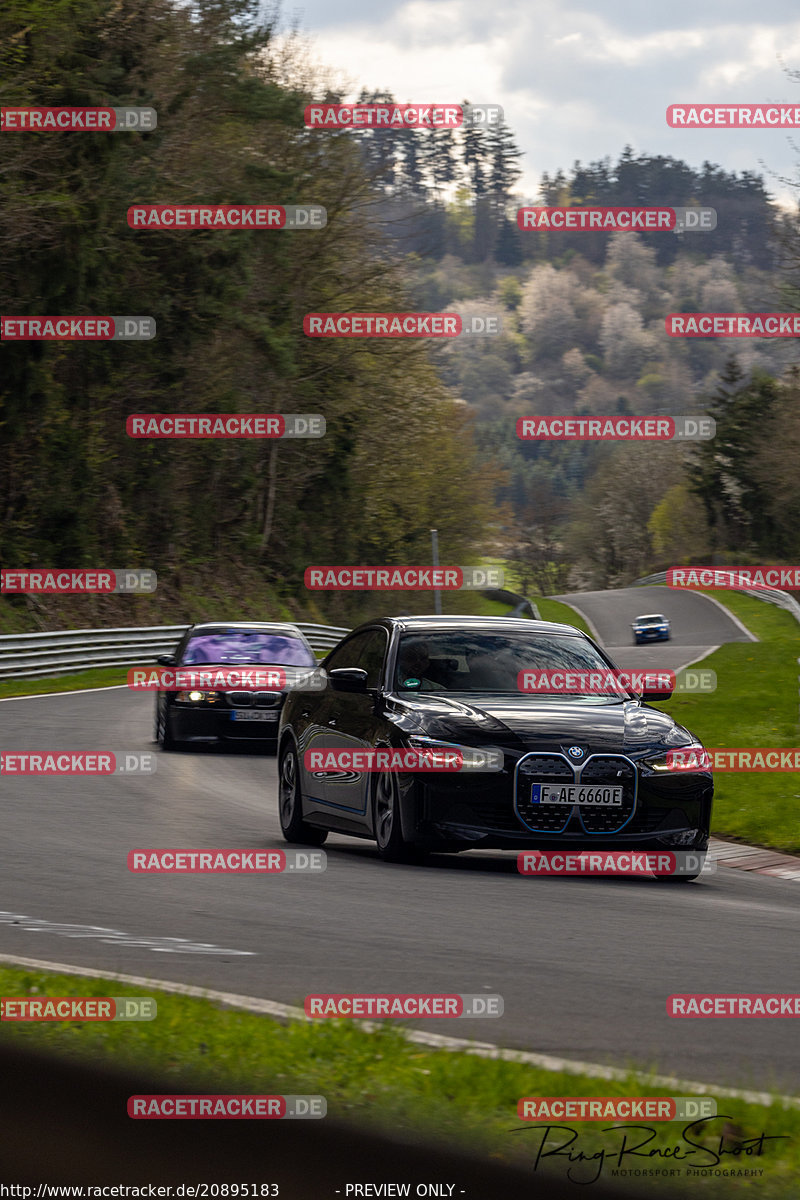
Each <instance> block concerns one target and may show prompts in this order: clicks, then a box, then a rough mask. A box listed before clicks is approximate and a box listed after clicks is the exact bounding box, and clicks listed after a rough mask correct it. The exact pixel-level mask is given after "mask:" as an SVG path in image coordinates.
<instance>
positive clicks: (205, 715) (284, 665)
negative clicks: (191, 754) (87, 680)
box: [155, 621, 317, 750]
mask: <svg viewBox="0 0 800 1200" xmlns="http://www.w3.org/2000/svg"><path fill="white" fill-rule="evenodd" d="M158 662H159V664H160V665H161V666H163V667H167V668H170V669H173V670H174V671H176V672H178V671H180V670H181V669H184V671H185V673H186V674H187V675H189V674H190V673H191V672H194V673H195V674H196V675H197V676H198V677H199V678H200V682H199V684H198V685H197V686H195V687H192V686H190V687H179V688H172V689H165V690H164V691H159V692H157V693H156V711H155V740H156V741H157V742H158V744H159V746H160V747H161V749H162V750H172V749H174V748H175V746H176V745H177V744H178V743H179V742H220V741H243V740H256V739H257V740H259V741H266V742H272V743H273V744H274V743H275V740H276V738H277V735H278V719H279V717H280V713H281V708H282V707H283V703H284V700H285V699H286V695H287V693H288V691H289V687H290V686H291V684H292V681H293V680H294V679H296V678H300V677H301V676H306V677H307V676H308V674H309V671H310V669H315V668H316V665H317V660H316V658H315V656H314V651H313V650H312V649H311V647H310V645H309V644H308V642H307V641H306V639H305V637H304V636H303V634H302V633H301V631H300V630H299V629H298V628H297V626H296V625H289V624H284V623H282V622H277V621H271V622H265V621H247V622H244V621H234V622H230V623H228V624H222V623H220V622H214V623H213V624H206V625H192V626H191V628H190V629H188V630H187V631H186V633H185V634H184V635H183V637H182V638H181V640H180V642H179V643H178V646H177V648H176V650H175V652H174V654H162V655H161V656H160V657H159V659H158ZM270 668H278V669H279V670H278V671H272V672H270ZM250 669H252V670H251V674H252V675H253V676H254V677H256V680H257V676H255V672H256V671H260V672H261V673H262V676H263V677H264V678H265V679H267V681H268V682H269V677H270V674H272V675H273V676H274V678H275V680H276V681H277V682H275V684H274V685H273V686H270V687H265V688H257V687H247V686H242V687H241V688H238V689H236V690H230V688H229V687H227V686H225V685H227V684H229V682H230V679H231V676H235V674H236V672H237V671H238V672H239V673H240V674H241V676H242V678H243V680H244V681H245V682H246V680H247V673H248V670H250ZM226 674H227V678H226V677H225V676H226ZM203 675H205V676H207V677H208V678H209V679H211V680H212V681H213V680H214V678H215V677H216V678H220V679H221V680H222V683H223V686H222V688H221V690H217V689H215V688H209V687H205V686H203Z"/></svg>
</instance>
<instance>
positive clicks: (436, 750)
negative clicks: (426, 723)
mask: <svg viewBox="0 0 800 1200" xmlns="http://www.w3.org/2000/svg"><path fill="white" fill-rule="evenodd" d="M408 744H409V746H410V747H411V748H412V749H413V750H427V751H429V752H430V753H431V758H432V761H433V762H434V763H436V762H437V761H441V764H442V766H443V767H446V766H447V765H448V764H449V763H450V762H452V755H453V751H457V752H458V753H460V754H461V764H462V765H461V768H460V769H462V770H465V771H468V770H474V771H502V769H503V764H504V761H505V759H504V756H503V752H502V750H492V749H490V748H489V747H488V746H464V745H461V744H459V743H458V742H445V741H442V740H440V739H439V738H429V737H423V736H422V735H421V734H412V735H411V736H410V737H409V739H408ZM439 755H441V759H440V760H439Z"/></svg>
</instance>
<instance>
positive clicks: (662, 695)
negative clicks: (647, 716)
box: [641, 688, 675, 701]
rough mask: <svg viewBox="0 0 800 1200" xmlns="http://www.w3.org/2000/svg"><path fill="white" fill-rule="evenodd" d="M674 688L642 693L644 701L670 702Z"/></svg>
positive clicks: (654, 689) (650, 690)
mask: <svg viewBox="0 0 800 1200" xmlns="http://www.w3.org/2000/svg"><path fill="white" fill-rule="evenodd" d="M674 690H675V689H674V688H653V689H647V690H646V691H644V692H642V693H641V696H642V700H645V701H646V700H669V698H670V696H671V695H672V693H673V692H674Z"/></svg>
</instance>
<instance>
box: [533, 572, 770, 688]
mask: <svg viewBox="0 0 800 1200" xmlns="http://www.w3.org/2000/svg"><path fill="white" fill-rule="evenodd" d="M552 598H553V599H554V600H563V601H564V603H565V604H572V605H573V607H575V608H577V609H578V610H579V611H580V612H581V613H583V615H584V616H585V617H587V618H588V621H589V623H590V624H591V625H593V626H594V628H595V630H596V631H597V634H598V636H599V639H600V642H601V645H602V646H603V647H604V648H605V649H606V650H607V651H608V653H609V654H610V655H611V657H612V658H613V659H614V661H615V662H616V663H617V664H618V665H619V666H620V667H622V668H624V669H625V670H630V669H631V668H633V667H639V668H651V667H656V668H661V669H662V670H664V669H671V670H674V671H677V670H679V669H680V668H681V667H684V666H686V665H687V664H689V663H692V662H696V661H697V660H698V659H699V658H702V657H703V656H704V655H705V654H707V653H708V651H709V650H712V649H716V648H717V647H718V646H722V645H724V644H725V643H726V642H748V641H755V640H756V639H755V638H754V637H753V636H752V635H751V634H748V632H747V631H746V630H745V629H744V628H743V627H742V625H740V624H738V623H737V622H736V621H735V619H734V618H733V616H732V615H731V614H730V613H729V612H728V611H727V610H726V609H724V608H722V607H721V606H720V605H719V604H715V602H714V601H713V600H710V599H709V598H708V596H704V595H703V594H702V593H701V592H690V591H681V590H678V589H673V588H668V587H636V588H621V589H620V590H619V591H616V592H574V593H570V594H569V595H564V596H553V597H552ZM644 613H663V614H664V615H665V616H666V617H668V618H669V620H670V622H671V625H672V637H671V639H670V640H669V641H668V642H652V643H650V644H647V643H645V644H643V645H641V646H636V645H634V642H633V634H632V632H631V621H633V620H634V618H635V617H640V616H642V615H643V614H644Z"/></svg>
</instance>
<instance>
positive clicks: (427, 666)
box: [397, 641, 447, 692]
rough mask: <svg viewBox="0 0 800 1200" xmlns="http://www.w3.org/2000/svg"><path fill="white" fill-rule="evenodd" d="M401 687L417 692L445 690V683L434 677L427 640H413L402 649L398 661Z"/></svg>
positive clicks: (398, 676)
mask: <svg viewBox="0 0 800 1200" xmlns="http://www.w3.org/2000/svg"><path fill="white" fill-rule="evenodd" d="M397 678H398V680H399V684H400V687H401V688H403V689H405V690H407V691H415V692H445V691H447V688H446V687H445V686H444V684H443V683H439V681H438V680H436V679H433V678H432V674H431V656H430V652H429V650H428V644H427V642H417V641H415V642H412V643H411V645H409V646H408V647H406V648H404V649H403V650H402V651H401V654H400V657H399V659H398V663H397Z"/></svg>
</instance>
